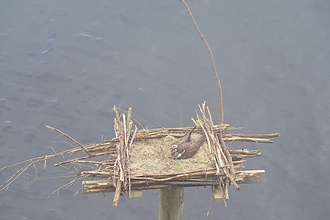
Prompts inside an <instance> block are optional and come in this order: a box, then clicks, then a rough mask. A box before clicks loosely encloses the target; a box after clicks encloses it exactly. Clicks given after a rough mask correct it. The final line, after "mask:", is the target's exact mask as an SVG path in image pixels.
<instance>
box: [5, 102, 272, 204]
mask: <svg viewBox="0 0 330 220" xmlns="http://www.w3.org/2000/svg"><path fill="white" fill-rule="evenodd" d="M114 111H115V113H116V118H115V119H114V128H115V133H116V137H115V138H113V139H111V140H108V141H103V142H102V143H97V144H89V145H83V144H81V143H79V142H78V141H76V140H75V139H73V138H72V137H71V136H69V135H67V134H66V133H64V132H62V131H60V130H58V129H56V128H53V127H50V126H47V127H48V128H49V129H51V130H53V131H56V132H58V133H60V134H61V135H63V136H65V137H66V138H68V139H70V140H71V141H72V142H74V143H75V144H77V145H78V147H76V148H72V149H69V150H66V151H62V152H55V151H54V154H52V155H46V156H41V157H37V158H32V159H29V160H26V161H22V162H19V163H16V164H14V165H10V166H6V167H3V168H1V169H0V171H1V170H4V169H6V168H10V167H13V166H18V165H23V164H25V163H27V165H26V166H23V167H22V168H21V169H19V170H17V172H16V173H15V174H14V175H12V176H11V177H10V178H9V179H8V180H7V181H6V182H5V183H3V184H2V185H1V186H0V192H1V191H4V190H6V189H8V187H9V185H10V184H11V183H12V182H14V181H15V180H16V179H17V178H18V177H19V176H21V175H22V174H23V173H24V172H25V171H27V169H28V168H30V167H34V168H35V177H34V179H33V180H32V181H31V182H30V183H32V182H33V181H35V180H40V178H39V177H37V170H36V163H38V162H44V168H46V161H48V160H49V159H53V158H63V160H62V161H61V162H58V163H56V164H54V165H55V166H61V167H64V168H66V169H68V168H69V167H72V166H75V167H77V165H78V166H79V167H80V168H84V169H83V170H79V172H77V173H76V174H75V175H74V176H73V177H74V178H73V180H71V181H70V182H69V183H68V184H66V185H64V186H61V187H60V188H58V189H57V190H55V191H54V192H53V193H56V192H59V190H60V189H63V188H67V187H69V186H71V185H72V184H74V183H75V182H76V181H77V180H79V179H83V178H85V179H86V178H92V179H94V180H92V181H83V187H82V190H83V192H84V193H100V192H108V191H110V192H115V195H114V200H113V205H114V206H117V204H118V202H119V198H120V195H123V194H128V195H129V197H132V196H133V195H132V192H134V191H137V190H145V189H160V188H163V187H168V186H185V187H193V186H212V187H214V188H219V189H221V191H222V193H223V195H222V196H223V198H224V199H228V198H229V197H228V187H229V186H230V185H234V186H235V187H236V188H237V189H239V186H238V184H237V183H240V182H242V181H244V178H248V177H251V176H253V175H257V174H253V173H252V174H251V173H249V174H247V173H243V172H240V171H241V170H242V168H244V166H243V162H244V160H243V159H244V158H246V157H254V156H260V155H261V153H260V152H259V151H258V150H254V151H248V150H245V149H242V150H228V149H227V147H226V145H225V144H221V143H224V142H227V141H231V142H233V141H252V142H256V143H272V141H273V139H272V138H273V137H277V136H278V134H277V133H275V134H259V135H247V134H233V133H231V132H230V131H232V130H233V128H230V127H229V125H227V124H221V125H214V124H213V122H212V117H211V114H210V111H209V109H208V107H207V106H206V105H205V103H204V104H203V105H202V106H200V115H197V119H196V120H194V119H193V121H194V123H195V125H196V126H197V128H196V129H195V131H194V133H193V134H192V136H191V137H192V139H193V140H194V139H198V138H199V137H200V136H201V135H203V134H205V135H206V137H207V141H206V142H204V144H203V145H202V147H201V148H200V150H199V151H198V152H197V154H196V155H195V156H193V157H192V158H189V159H184V160H174V159H173V158H171V157H170V155H171V154H170V150H171V147H172V145H173V144H174V143H175V142H177V141H178V140H179V139H180V138H182V137H183V136H185V135H186V134H187V133H188V132H189V131H190V130H191V129H192V127H180V128H158V129H149V130H147V129H142V130H138V128H137V126H135V125H134V124H133V120H132V109H131V108H130V109H128V110H127V111H125V112H124V111H121V112H120V110H118V109H117V108H116V107H114ZM69 155H73V156H72V158H70V159H66V157H67V156H69ZM95 178H102V180H95ZM53 193H52V194H53Z"/></svg>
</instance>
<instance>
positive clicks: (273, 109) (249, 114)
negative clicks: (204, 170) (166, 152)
mask: <svg viewBox="0 0 330 220" xmlns="http://www.w3.org/2000/svg"><path fill="white" fill-rule="evenodd" d="M187 3H188V4H189V5H190V7H191V10H192V12H193V13H194V15H195V17H196V20H197V22H198V24H199V26H200V28H201V30H202V31H203V33H204V35H205V37H206V38H207V39H208V41H209V44H210V45H211V47H212V49H213V53H214V56H215V60H216V63H217V67H218V72H219V75H220V77H221V80H222V87H223V94H224V106H225V123H229V124H231V125H232V126H237V127H241V126H242V127H243V130H242V132H244V133H272V132H279V133H280V134H281V137H280V138H277V139H275V142H274V144H273V145H267V144H246V143H239V142H236V143H232V144H229V145H228V146H229V147H230V148H231V149H239V148H249V149H260V150H261V152H262V153H263V155H262V157H260V158H253V159H250V160H248V161H247V162H246V168H247V169H265V170H266V183H264V184H255V185H242V186H241V190H240V191H236V190H234V189H232V190H231V191H230V200H229V201H228V208H225V207H224V205H223V203H215V202H213V203H212V208H211V214H210V216H209V218H208V219H227V220H233V219H246V220H248V219H258V220H263V219H269V220H271V219H276V220H279V219H283V220H284V219H285V220H286V219H300V220H309V219H327V218H328V216H330V209H329V207H330V193H329V190H328V186H329V184H330V170H329V167H330V160H329V156H330V153H329V147H330V138H329V134H330V116H329V112H330V101H329V100H330V44H329V39H330V14H329V11H330V3H329V2H328V1H311V0H310V1H308V0H306V1H298V0H294V1H275V2H253V1H235V2H234V1H209V0H204V1H187ZM203 101H207V103H208V105H209V106H210V108H211V111H212V112H213V117H214V118H215V120H217V118H218V117H217V112H218V103H217V90H216V83H215V81H214V77H213V73H212V68H211V65H210V61H209V58H208V54H207V52H206V49H205V47H204V45H203V43H202V41H201V40H200V38H199V36H198V35H197V33H196V31H195V30H194V29H193V26H192V24H191V21H190V19H189V16H188V14H187V13H186V11H185V8H184V7H183V5H182V4H181V3H180V1H174V0H171V1H158V2H155V1H146V0H141V1H138V2H137V1H106V0H96V1H86V0H79V1H78V0H72V1H63V0H60V1H41V0H35V1H22V0H21V1H8V0H7V1H1V2H0V167H3V166H5V165H8V164H12V163H15V162H18V161H21V160H25V159H29V158H32V157H36V156H40V155H46V154H51V153H53V151H52V149H51V148H50V147H53V148H54V149H55V150H56V151H61V150H65V149H68V148H70V147H72V146H70V145H68V144H66V143H61V142H57V143H54V142H52V141H56V140H57V141H58V140H63V139H60V138H59V137H58V134H56V133H54V132H52V131H50V130H48V129H47V128H46V127H45V125H51V126H53V127H56V128H58V129H60V130H62V131H64V132H66V133H68V134H70V135H71V136H72V137H74V138H75V139H77V140H78V141H80V142H81V143H84V144H85V143H95V142H100V141H101V140H102V138H103V137H104V136H106V137H108V138H111V137H113V136H114V132H113V122H112V120H113V117H114V114H113V112H112V107H113V106H114V105H116V106H120V107H121V108H123V109H125V108H128V107H130V106H131V107H132V108H133V114H134V117H135V118H136V119H137V120H138V121H139V122H140V123H141V124H142V125H144V126H147V127H149V128H154V127H168V126H178V125H179V124H180V111H182V122H183V124H184V125H189V126H190V125H192V122H191V120H190V118H191V117H195V115H196V110H197V109H198V106H197V104H200V103H201V102H203ZM42 166H43V164H40V167H38V168H39V173H38V175H40V176H53V175H69V174H72V173H70V172H69V171H66V170H63V169H60V168H56V169H55V168H53V167H52V164H51V162H49V164H48V167H47V170H43V169H42ZM14 172H15V169H8V170H5V171H1V172H0V182H1V183H3V182H4V181H5V179H6V178H8V177H9V175H11V174H13V173H14ZM29 173H30V174H33V173H34V170H33V169H31V170H30V172H29ZM26 177H27V176H26V175H25V176H24V177H22V178H19V179H18V180H17V181H16V182H15V183H13V185H12V186H11V187H10V188H9V190H7V191H6V192H4V193H3V194H1V195H0V219H1V220H13V219H33V220H39V219H40V220H43V219H47V220H53V219H54V220H55V219H56V220H58V219H63V220H74V219H79V220H80V219H95V220H96V219H97V220H103V219H104V220H105V219H125V220H126V219H131V220H134V219H146V220H148V219H157V217H158V199H159V191H156V190H154V191H148V192H145V193H144V195H143V197H142V198H139V199H127V198H122V199H121V202H120V204H119V206H118V207H112V205H111V202H112V198H113V194H105V195H102V194H99V195H82V194H78V195H77V196H73V194H74V193H75V192H76V191H77V190H78V189H79V187H80V186H81V185H80V182H78V183H76V184H75V185H74V186H73V187H72V188H69V189H66V190H62V191H60V194H59V195H57V194H55V195H53V196H51V197H50V198H49V199H46V197H47V196H48V195H50V194H51V193H52V192H53V191H54V190H56V189H57V188H58V187H59V186H61V185H62V184H63V183H65V180H62V179H53V180H48V181H39V182H36V183H35V184H34V185H32V186H31V187H29V188H24V186H25V184H26V183H28V182H29V180H28V179H27V178H26ZM210 197H211V190H210V189H209V188H196V189H187V190H185V212H184V219H189V220H194V219H196V220H197V219H198V220H199V219H206V212H207V209H208V204H209V201H210Z"/></svg>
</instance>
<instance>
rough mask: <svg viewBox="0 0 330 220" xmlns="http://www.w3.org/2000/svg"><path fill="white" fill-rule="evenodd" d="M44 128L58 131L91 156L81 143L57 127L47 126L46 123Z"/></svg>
mask: <svg viewBox="0 0 330 220" xmlns="http://www.w3.org/2000/svg"><path fill="white" fill-rule="evenodd" d="M46 128H48V129H50V130H52V131H56V132H58V133H60V134H61V135H63V136H65V137H67V138H68V139H70V140H71V141H73V142H74V143H76V144H77V145H78V146H79V147H81V148H82V149H83V150H84V151H85V153H86V154H88V156H90V157H91V156H92V155H91V154H90V153H89V152H88V150H87V149H86V148H85V146H84V145H82V144H81V143H79V142H78V141H76V140H75V139H74V138H72V137H70V136H69V135H68V134H66V133H64V132H63V131H61V130H59V129H57V128H54V127H51V126H49V125H46Z"/></svg>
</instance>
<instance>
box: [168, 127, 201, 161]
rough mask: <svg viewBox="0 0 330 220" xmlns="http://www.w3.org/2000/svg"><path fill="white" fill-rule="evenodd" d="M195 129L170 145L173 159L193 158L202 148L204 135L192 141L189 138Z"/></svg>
mask: <svg viewBox="0 0 330 220" xmlns="http://www.w3.org/2000/svg"><path fill="white" fill-rule="evenodd" d="M195 128H196V126H195V127H194V128H193V129H192V130H191V131H190V132H189V133H188V134H186V135H185V136H184V137H183V138H182V139H181V140H179V141H178V142H177V143H175V144H173V145H172V149H171V155H172V157H173V158H174V159H187V158H190V157H193V156H194V155H195V154H196V153H197V151H198V150H199V148H200V147H201V146H202V144H203V142H204V141H205V140H206V136H205V134H203V135H202V136H201V137H200V138H198V139H197V140H194V141H192V140H191V138H190V137H191V134H192V132H193V131H194V130H195Z"/></svg>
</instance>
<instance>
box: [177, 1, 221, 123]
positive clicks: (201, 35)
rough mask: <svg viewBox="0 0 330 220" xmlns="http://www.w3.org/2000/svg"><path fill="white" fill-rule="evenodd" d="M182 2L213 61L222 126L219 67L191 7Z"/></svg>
mask: <svg viewBox="0 0 330 220" xmlns="http://www.w3.org/2000/svg"><path fill="white" fill-rule="evenodd" d="M180 1H181V2H182V4H183V5H184V6H185V8H186V10H187V11H188V14H189V16H190V19H191V21H192V23H193V25H194V27H195V29H196V30H197V32H198V34H199V36H200V38H201V39H202V40H203V42H204V44H205V46H206V48H207V51H208V53H209V55H210V59H211V63H212V69H213V73H214V78H215V80H216V82H217V86H218V98H219V114H220V115H219V116H220V118H219V120H220V124H223V120H224V112H223V99H222V88H221V82H220V78H219V75H218V71H217V67H216V65H215V61H214V57H213V53H212V50H211V48H210V45H209V43H208V42H207V40H206V38H205V37H204V35H203V34H202V32H201V30H200V29H199V27H198V25H197V23H196V21H195V18H194V16H193V14H192V13H191V11H190V8H189V6H188V5H187V3H186V2H185V1H184V0H180Z"/></svg>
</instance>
